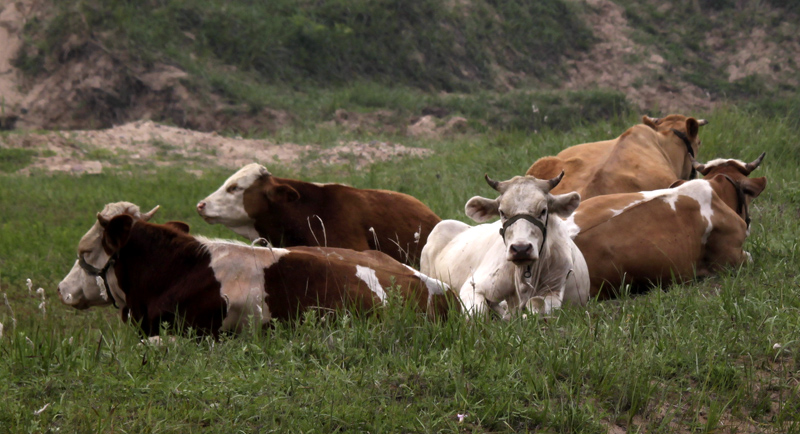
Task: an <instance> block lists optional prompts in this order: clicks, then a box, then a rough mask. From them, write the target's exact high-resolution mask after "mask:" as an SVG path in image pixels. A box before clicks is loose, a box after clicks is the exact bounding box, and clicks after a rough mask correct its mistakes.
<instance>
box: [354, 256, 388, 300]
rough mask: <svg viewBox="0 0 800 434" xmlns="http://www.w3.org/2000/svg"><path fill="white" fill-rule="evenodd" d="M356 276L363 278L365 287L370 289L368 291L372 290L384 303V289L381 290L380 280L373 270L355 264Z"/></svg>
mask: <svg viewBox="0 0 800 434" xmlns="http://www.w3.org/2000/svg"><path fill="white" fill-rule="evenodd" d="M356 277H358V278H359V279H361V280H363V281H364V283H366V284H367V287H368V288H369V289H370V291H372V292H374V293H375V295H377V296H378V298H380V299H381V303H386V291H384V290H383V287H382V286H381V282H380V281H379V280H378V276H377V275H376V274H375V270H373V269H372V268H369V267H362V266H361V265H356Z"/></svg>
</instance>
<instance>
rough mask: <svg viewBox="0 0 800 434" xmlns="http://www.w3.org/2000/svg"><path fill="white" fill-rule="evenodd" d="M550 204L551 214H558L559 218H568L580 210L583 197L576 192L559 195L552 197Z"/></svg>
mask: <svg viewBox="0 0 800 434" xmlns="http://www.w3.org/2000/svg"><path fill="white" fill-rule="evenodd" d="M549 202H550V204H549V209H550V213H551V214H556V215H557V216H559V217H564V218H566V217H569V216H570V214H572V213H573V212H575V210H576V209H577V208H578V205H580V204H581V195H580V193H578V192H576V191H573V192H572V193H567V194H559V195H556V196H551V199H550V201H549Z"/></svg>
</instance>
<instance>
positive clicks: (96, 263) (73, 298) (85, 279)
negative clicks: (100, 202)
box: [58, 202, 159, 309]
mask: <svg viewBox="0 0 800 434" xmlns="http://www.w3.org/2000/svg"><path fill="white" fill-rule="evenodd" d="M158 208H159V207H158V206H156V207H155V208H153V209H152V210H150V212H147V213H141V212H140V210H139V207H138V206H136V205H134V204H132V203H130V202H116V203H110V204H108V205H106V206H105V207H104V208H103V210H102V211H100V212H99V213H97V221H95V223H94V225H93V226H92V227H91V228H90V229H89V231H88V232H86V234H85V235H84V236H83V238H81V240H80V242H79V243H78V260H76V261H75V265H73V266H72V269H71V270H70V272H69V273H68V274H67V276H66V277H64V279H63V280H62V281H61V282H60V283H59V284H58V296H59V298H60V299H61V302H62V303H64V304H67V305H69V306H72V307H75V308H77V309H87V308H89V307H92V306H106V305H109V304H111V303H113V302H114V300H115V299H116V301H117V302H118V303H119V304H120V307H123V305H124V299H121V298H122V293H121V291H114V288H115V284H116V277H115V276H114V271H113V270H111V269H110V268H111V267H110V266H109V264H110V262H109V261H110V259H111V253H109V252H108V251H107V250H106V249H105V248H104V247H103V236H104V234H105V230H106V228H105V226H106V225H107V224H108V222H109V221H110V220H111V219H112V218H113V217H115V216H119V215H128V216H129V217H130V218H132V219H138V220H143V221H147V220H150V218H152V217H153V215H154V214H155V213H156V211H158ZM104 269H105V271H103V270H104ZM98 275H100V277H101V278H102V279H105V280H106V281H107V282H108V281H109V280H110V282H108V284H109V288H110V289H111V290H112V291H113V294H108V290H107V289H106V288H105V284H104V283H101V282H98V279H97V278H98ZM103 275H104V276H105V277H103Z"/></svg>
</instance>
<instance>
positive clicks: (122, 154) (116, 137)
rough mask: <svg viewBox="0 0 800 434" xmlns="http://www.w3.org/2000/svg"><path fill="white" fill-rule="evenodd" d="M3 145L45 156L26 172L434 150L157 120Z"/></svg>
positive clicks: (307, 160)
mask: <svg viewBox="0 0 800 434" xmlns="http://www.w3.org/2000/svg"><path fill="white" fill-rule="evenodd" d="M0 147H5V148H22V149H29V150H33V151H36V153H37V154H38V155H39V156H38V157H36V158H34V161H33V163H32V164H31V165H29V166H27V167H25V168H23V169H21V170H20V171H19V172H20V173H23V174H26V173H31V171H35V170H44V171H51V172H52V171H61V172H70V173H75V174H80V173H100V172H102V171H103V169H108V168H111V167H117V166H119V165H122V164H134V165H136V164H143V165H144V164H156V165H158V166H166V165H186V163H187V162H193V163H197V164H196V166H199V167H204V166H222V167H226V168H231V169H235V168H238V167H241V166H244V165H245V164H248V163H252V162H254V161H255V162H260V163H262V164H265V165H267V166H270V167H272V166H271V165H284V166H293V167H298V166H299V165H300V164H312V165H314V164H325V165H335V164H354V165H355V166H356V167H363V166H365V165H368V164H371V163H373V162H375V161H385V160H388V159H391V158H395V157H404V156H413V157H420V156H425V155H428V154H430V153H431V152H432V151H431V150H429V149H422V148H409V147H406V146H403V145H400V144H394V143H387V142H380V141H372V142H368V143H363V142H356V141H350V142H340V143H338V144H337V145H336V146H333V147H320V146H316V145H298V144H293V143H281V144H276V143H273V142H271V141H269V140H263V139H261V140H254V139H243V138H238V137H223V136H221V135H219V134H217V133H213V132H212V133H203V132H199V131H192V130H187V129H183V128H177V127H172V126H167V125H161V124H158V123H155V122H152V121H136V122H131V123H127V124H124V125H120V126H117V127H113V128H109V129H103V130H76V131H61V132H45V133H33V132H31V133H26V134H9V135H7V136H5V137H4V138H2V139H0ZM98 150H100V152H98ZM101 159H102V160H101Z"/></svg>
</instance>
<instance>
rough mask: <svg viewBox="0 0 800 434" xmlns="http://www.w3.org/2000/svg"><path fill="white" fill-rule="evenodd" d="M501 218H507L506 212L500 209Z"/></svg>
mask: <svg viewBox="0 0 800 434" xmlns="http://www.w3.org/2000/svg"><path fill="white" fill-rule="evenodd" d="M500 218H501V219H504V218H506V213H504V212H503V211H500Z"/></svg>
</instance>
